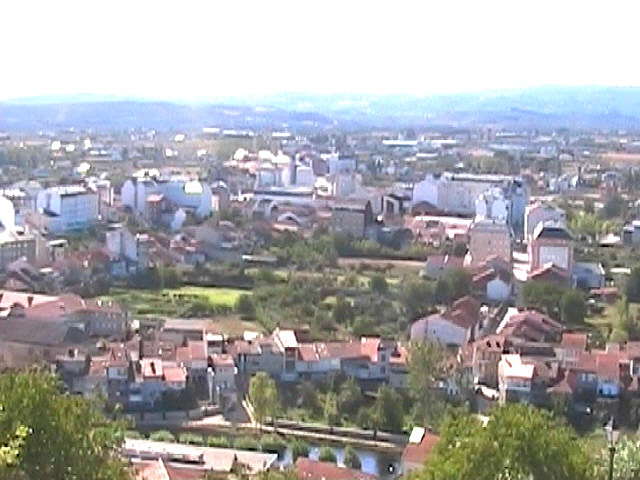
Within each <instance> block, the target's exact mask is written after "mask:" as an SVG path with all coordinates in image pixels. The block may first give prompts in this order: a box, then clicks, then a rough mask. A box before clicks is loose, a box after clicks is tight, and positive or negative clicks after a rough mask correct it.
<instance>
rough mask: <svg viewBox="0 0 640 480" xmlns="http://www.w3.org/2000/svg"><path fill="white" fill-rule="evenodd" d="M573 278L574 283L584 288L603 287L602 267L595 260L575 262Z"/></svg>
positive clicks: (603, 274)
mask: <svg viewBox="0 0 640 480" xmlns="http://www.w3.org/2000/svg"><path fill="white" fill-rule="evenodd" d="M573 280H574V284H575V285H577V286H578V287H580V288H583V289H585V290H592V289H598V288H604V285H605V271H604V267H603V266H602V264H600V263H596V262H575V264H574V265H573Z"/></svg>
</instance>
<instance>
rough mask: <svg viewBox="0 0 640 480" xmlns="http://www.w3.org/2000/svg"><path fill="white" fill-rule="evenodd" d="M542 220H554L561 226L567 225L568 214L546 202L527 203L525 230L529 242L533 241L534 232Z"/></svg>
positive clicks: (545, 221) (543, 221) (544, 221)
mask: <svg viewBox="0 0 640 480" xmlns="http://www.w3.org/2000/svg"><path fill="white" fill-rule="evenodd" d="M540 222H542V223H547V222H554V223H556V224H558V225H559V226H562V227H566V226H567V214H566V213H565V211H564V210H562V209H561V208H556V207H554V206H553V205H549V204H546V203H540V202H536V203H532V204H531V205H527V208H526V210H525V214H524V231H525V240H526V241H527V242H529V241H531V239H532V237H533V232H534V231H535V229H536V227H537V226H538V224H539V223H540Z"/></svg>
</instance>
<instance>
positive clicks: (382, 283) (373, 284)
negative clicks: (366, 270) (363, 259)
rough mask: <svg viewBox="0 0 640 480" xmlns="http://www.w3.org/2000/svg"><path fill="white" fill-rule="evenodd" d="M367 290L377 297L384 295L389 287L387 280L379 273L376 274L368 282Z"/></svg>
mask: <svg viewBox="0 0 640 480" xmlns="http://www.w3.org/2000/svg"><path fill="white" fill-rule="evenodd" d="M369 288H370V289H371V291H372V292H373V293H377V294H378V295H384V294H386V293H387V292H388V291H389V285H387V279H386V278H385V276H384V275H382V274H381V273H376V274H375V275H372V276H371V280H370V281H369Z"/></svg>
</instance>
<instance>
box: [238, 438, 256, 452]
mask: <svg viewBox="0 0 640 480" xmlns="http://www.w3.org/2000/svg"><path fill="white" fill-rule="evenodd" d="M233 446H234V447H235V448H237V449H238V450H260V444H259V443H258V440H256V439H255V438H252V437H238V438H236V439H235V441H234V442H233Z"/></svg>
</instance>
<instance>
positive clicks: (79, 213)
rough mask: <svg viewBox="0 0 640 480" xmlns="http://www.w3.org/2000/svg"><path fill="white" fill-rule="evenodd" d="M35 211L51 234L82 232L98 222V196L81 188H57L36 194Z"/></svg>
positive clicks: (75, 186) (72, 186)
mask: <svg viewBox="0 0 640 480" xmlns="http://www.w3.org/2000/svg"><path fill="white" fill-rule="evenodd" d="M36 209H37V211H38V213H40V214H41V216H42V223H43V226H44V228H46V229H47V231H49V232H51V233H64V232H71V231H78V230H84V229H86V228H87V227H89V226H90V225H92V224H93V223H95V222H96V221H97V220H98V216H99V214H98V194H97V193H96V192H95V191H92V190H90V189H87V188H85V187H82V186H77V185H71V186H59V187H51V188H48V189H46V190H42V191H41V192H39V193H38V197H37V200H36Z"/></svg>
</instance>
